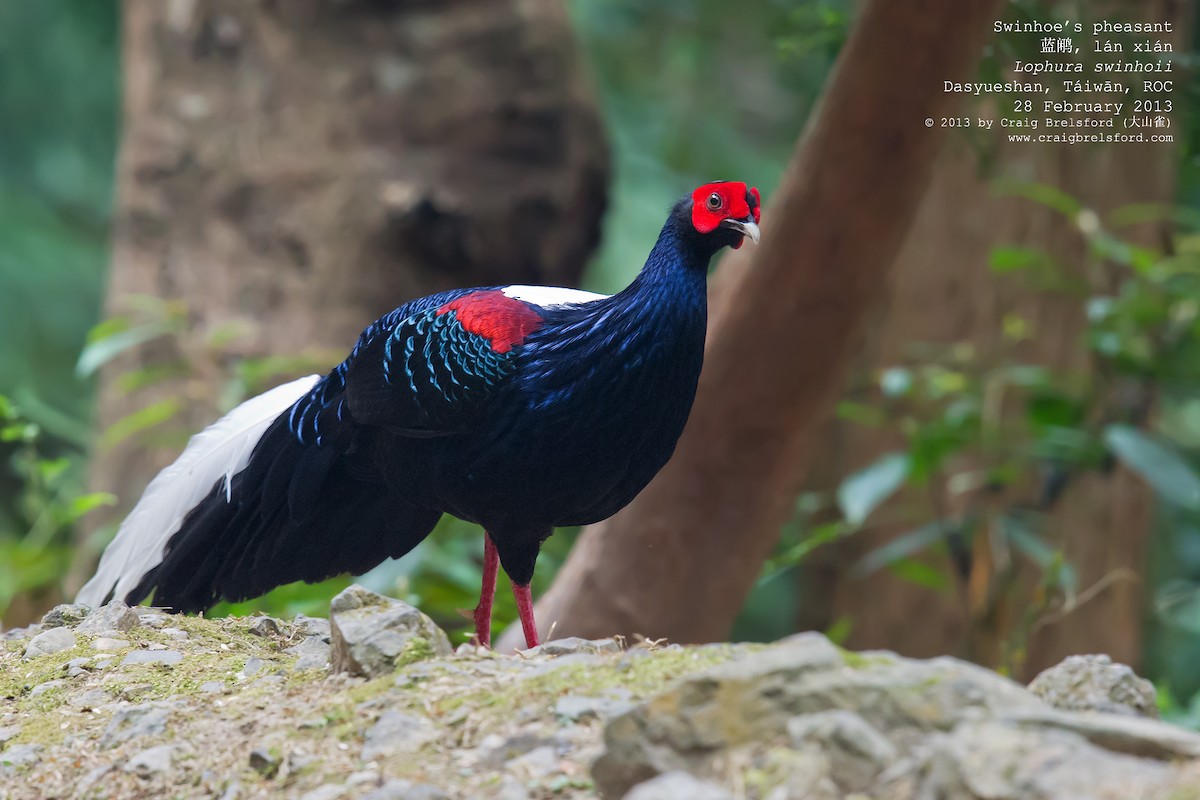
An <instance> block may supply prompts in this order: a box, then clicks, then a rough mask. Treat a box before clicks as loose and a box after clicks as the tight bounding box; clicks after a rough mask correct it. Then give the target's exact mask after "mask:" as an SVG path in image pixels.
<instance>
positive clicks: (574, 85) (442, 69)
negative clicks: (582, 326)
mask: <svg viewBox="0 0 1200 800" xmlns="http://www.w3.org/2000/svg"><path fill="white" fill-rule="evenodd" d="M123 46H124V51H123V54H124V63H125V68H124V69H125V136H124V141H123V145H122V149H121V154H120V161H119V167H118V178H117V181H118V187H117V195H118V198H117V210H116V231H115V252H114V259H113V272H112V280H111V286H110V290H109V295H108V308H109V311H110V312H111V313H114V314H116V313H121V312H124V311H126V310H127V309H128V308H130V306H131V301H130V298H131V297H134V296H136V295H152V296H154V297H158V298H164V299H167V300H178V301H182V302H183V303H185V304H186V326H185V329H184V332H183V333H181V334H179V335H178V336H176V337H173V338H162V339H159V340H157V341H155V342H153V343H151V344H150V345H149V346H144V347H141V348H138V349H136V350H135V351H133V352H130V353H127V354H125V355H124V356H122V357H121V358H118V359H117V360H115V361H114V362H113V363H112V364H111V365H110V366H109V367H108V368H107V369H106V370H105V371H104V373H103V376H102V380H101V387H100V402H99V415H98V416H99V420H98V421H99V428H100V430H101V431H102V432H103V431H110V430H111V429H112V426H113V425H114V423H116V422H118V421H119V420H121V419H123V418H125V417H126V415H128V414H129V413H131V412H132V411H134V410H136V409H142V408H145V407H147V406H150V405H152V404H154V403H159V402H161V401H164V400H167V401H168V402H172V401H171V399H172V398H175V399H176V400H178V402H177V403H175V405H177V406H178V408H180V409H181V410H180V412H179V416H178V417H176V419H175V420H174V422H173V427H174V428H175V429H176V430H177V431H179V432H180V433H182V432H192V431H194V430H196V429H198V428H199V427H201V426H203V425H205V424H207V423H209V422H211V421H212V420H213V418H214V417H215V416H216V415H217V413H218V411H219V410H220V409H219V408H218V407H217V406H218V405H220V404H221V401H220V400H219V395H220V394H221V390H222V387H221V386H220V383H221V382H222V380H224V379H227V378H228V363H227V362H228V361H229V357H230V356H237V357H244V358H261V357H263V356H266V355H268V354H285V355H288V356H303V357H302V358H300V359H291V360H290V361H288V362H287V363H286V364H284V365H283V367H282V369H280V370H279V372H280V373H281V374H280V375H277V376H274V378H273V380H275V381H278V380H279V379H280V378H281V377H283V374H282V373H287V372H296V371H299V369H301V368H303V369H305V370H312V369H314V368H320V369H327V368H328V367H330V366H332V364H333V363H335V362H336V360H340V358H341V357H342V356H343V355H344V353H345V352H347V351H348V349H349V347H350V346H351V345H352V344H353V342H354V340H355V338H356V336H357V335H358V333H359V331H360V330H361V329H362V328H363V327H365V326H366V324H367V323H369V322H370V321H372V320H373V319H375V318H376V317H377V316H379V315H380V314H382V313H384V312H386V311H388V310H390V309H391V308H393V307H395V306H396V305H399V304H400V303H401V302H403V301H404V300H407V299H410V298H412V297H415V296H419V295H421V294H425V293H427V292H430V291H434V290H439V289H444V288H449V287H452V286H469V285H472V284H474V285H486V284H492V283H499V282H505V283H509V282H518V283H519V282H533V283H550V284H565V285H570V284H573V283H575V281H576V280H577V279H578V277H579V275H580V273H581V271H582V269H583V266H584V264H585V260H586V258H587V256H588V254H589V253H590V251H591V250H592V248H593V246H594V245H595V243H596V241H597V239H598V234H599V221H600V216H601V213H602V211H603V208H604V204H605V194H606V184H607V177H608V154H607V147H606V142H605V138H604V135H603V132H602V123H601V118H600V116H599V113H598V110H597V106H596V103H595V100H594V98H593V96H592V94H591V92H590V90H589V87H588V86H587V85H586V82H585V81H584V80H583V79H582V74H581V69H580V65H579V58H578V55H577V52H576V48H575V45H574V42H573V40H572V37H571V32H570V28H569V25H568V21H567V19H566V15H565V13H564V10H563V8H562V5H561V2H560V0H457V1H456V2H446V3H415V2H400V0H394V1H393V2H387V1H385V0H372V1H368V0H342V2H336V1H335V0H286V2H285V1H284V0H261V2H254V3H250V2H244V0H170V2H163V0H126V2H125V5H124V44H123ZM230 323H237V324H241V325H242V326H243V327H244V328H245V329H246V331H247V333H246V335H244V336H241V337H240V338H237V339H236V340H235V341H234V342H233V344H232V345H231V346H226V345H220V346H217V345H214V344H213V338H214V336H216V337H217V338H220V337H221V336H222V333H221V332H224V331H228V330H230ZM180 360H182V361H184V362H186V364H185V366H186V370H185V373H186V374H185V376H184V377H177V378H172V379H170V380H166V381H160V382H157V383H155V384H153V385H152V386H149V387H144V388H141V389H137V390H134V391H126V388H127V387H125V386H123V385H122V382H121V378H122V376H128V375H130V374H132V373H134V372H135V371H137V370H141V369H142V368H144V367H147V366H149V365H163V364H166V363H171V362H175V361H180ZM301 362H308V363H301ZM268 366H269V365H268ZM247 388H249V389H259V388H263V387H260V386H250V387H247ZM225 399H226V400H228V399H229V398H225ZM235 399H236V398H235ZM225 404H227V403H225ZM176 423H177V424H176ZM162 428H163V426H159V427H158V428H155V429H153V430H152V431H150V433H161V431H162ZM180 444H181V442H180V437H179V436H175V437H174V438H170V439H168V440H167V441H163V439H162V437H161V436H160V437H159V438H158V439H150V438H148V437H133V438H130V439H126V440H125V441H123V442H121V443H120V444H117V445H115V446H110V447H105V446H104V439H103V438H102V439H101V446H100V447H99V448H98V449H97V452H96V453H95V456H94V461H93V467H92V483H93V485H94V487H95V488H97V489H105V490H109V491H113V492H115V493H116V494H117V495H118V496H119V497H120V499H121V504H122V507H123V508H127V507H128V506H129V505H130V504H131V503H132V502H133V501H134V500H136V498H137V497H138V495H139V494H140V492H141V490H142V488H143V487H144V486H145V484H146V481H147V480H148V479H149V478H150V477H151V476H152V475H153V474H154V473H155V472H156V471H157V470H158V469H160V468H161V467H162V466H163V465H164V464H165V463H167V462H169V461H170V460H171V459H172V458H173V457H174V456H175V454H176V453H177V452H178V448H179V446H180ZM89 566H90V564H86V565H84V566H83V568H82V569H81V570H80V572H81V573H82V572H84V571H86V569H87V568H88V567H89Z"/></svg>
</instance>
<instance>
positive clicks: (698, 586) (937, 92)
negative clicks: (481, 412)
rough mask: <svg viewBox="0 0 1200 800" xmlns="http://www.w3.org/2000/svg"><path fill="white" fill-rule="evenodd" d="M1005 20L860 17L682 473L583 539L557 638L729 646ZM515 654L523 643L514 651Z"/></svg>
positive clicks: (736, 295) (686, 444)
mask: <svg viewBox="0 0 1200 800" xmlns="http://www.w3.org/2000/svg"><path fill="white" fill-rule="evenodd" d="M999 6H1000V3H998V2H994V1H993V2H974V3H964V2H960V0H920V1H919V2H917V1H914V2H909V3H896V2H891V1H890V0H872V2H868V3H866V4H865V5H864V6H863V8H862V12H861V15H860V17H859V19H858V22H857V23H856V25H855V27H854V30H853V32H852V33H851V36H850V39H849V41H848V42H847V43H846V45H845V47H844V49H843V51H842V53H841V56H840V57H839V60H838V63H837V66H836V67H835V69H834V72H833V75H832V77H831V79H830V82H829V86H828V88H827V90H826V93H825V96H824V99H823V100H822V106H821V108H820V109H819V110H818V111H817V113H816V116H815V119H814V121H813V122H812V123H811V124H810V126H809V129H808V131H807V132H806V135H805V136H804V138H803V140H802V142H801V145H800V147H799V150H798V152H797V154H796V156H795V158H794V160H793V162H792V163H791V164H790V165H789V168H788V171H787V174H786V175H785V177H784V181H783V183H782V185H781V187H780V189H779V191H778V192H777V193H776V195H775V196H774V197H773V198H771V199H770V201H769V202H768V204H767V208H766V210H765V211H764V213H763V222H764V236H763V242H762V245H761V246H760V247H759V248H758V249H757V251H754V248H744V249H743V250H741V251H739V253H738V255H737V256H734V257H731V258H729V259H727V263H723V264H722V266H721V270H720V272H721V273H724V277H723V279H722V298H721V299H722V302H721V304H720V307H719V308H716V309H714V312H715V313H714V314H713V315H712V321H711V323H710V336H709V343H708V347H707V351H706V356H705V365H704V372H703V374H702V376H701V380H700V388H699V392H698V394H697V398H696V404H695V407H694V409H693V410H692V414H691V418H690V419H689V421H688V425H687V429H686V431H685V432H684V435H683V437H682V439H681V440H680V442H679V446H678V448H677V449H676V452H675V455H674V458H673V459H672V460H671V462H670V463H669V464H668V465H667V467H666V468H665V469H664V470H663V471H662V472H661V473H660V474H659V475H658V476H657V478H655V480H654V481H653V482H652V483H651V484H650V486H648V487H647V488H646V490H645V491H643V492H642V494H641V495H640V496H639V497H638V498H637V499H636V500H635V501H634V502H633V503H632V504H631V505H629V506H628V507H627V508H625V509H624V510H623V511H621V512H620V513H618V514H617V515H616V516H614V517H613V518H612V519H610V520H608V521H607V522H604V523H601V524H599V525H596V526H592V527H590V528H589V529H587V530H585V531H584V533H583V535H582V536H581V537H580V539H579V542H578V543H577V544H576V546H575V548H574V550H573V551H572V553H571V555H570V558H569V559H568V561H567V563H566V565H565V566H564V567H563V569H562V570H561V572H560V573H559V575H558V577H557V579H556V580H555V582H554V586H553V587H552V588H551V590H550V592H549V593H548V594H547V596H546V597H545V598H543V599H542V601H541V602H540V603H539V608H538V620H539V622H540V624H541V625H542V626H543V628H542V630H543V633H544V632H545V630H546V629H547V628H549V626H550V625H555V635H556V636H559V635H562V636H570V635H577V636H600V635H611V634H613V633H623V634H627V635H630V634H638V633H640V634H643V635H646V636H651V637H659V636H666V637H669V638H671V639H672V640H674V641H680V642H702V641H712V640H715V639H720V638H723V637H725V636H726V635H727V634H728V632H729V627H730V625H731V624H732V621H733V618H734V616H735V615H736V614H737V612H738V610H739V609H740V608H741V604H742V601H743V600H744V598H745V596H746V594H747V592H748V591H749V589H750V587H751V586H752V585H753V584H754V581H755V579H756V578H757V576H758V574H759V571H760V570H761V568H762V563H763V560H764V559H765V557H766V556H767V555H768V554H769V553H770V551H771V548H772V547H773V546H774V544H775V542H776V540H777V538H778V535H779V530H780V527H781V526H782V524H783V523H784V522H785V520H786V519H787V518H788V516H789V515H790V513H791V507H792V504H793V502H794V499H795V497H796V494H797V492H798V491H799V489H800V487H801V485H802V482H803V479H804V475H805V473H806V471H807V466H808V463H809V461H810V460H811V458H812V456H813V454H814V452H813V451H814V447H815V444H816V442H817V437H818V433H819V430H820V423H821V421H822V420H823V419H824V418H825V415H826V414H827V413H828V411H829V409H830V406H831V405H832V403H833V401H834V399H835V398H836V397H837V395H838V394H839V392H840V390H841V388H842V381H843V378H844V376H845V374H846V369H847V366H848V364H849V362H850V361H851V359H852V357H853V355H854V353H855V350H856V345H857V343H858V338H859V334H860V332H861V329H862V326H863V323H864V321H865V319H866V316H867V313H868V311H869V310H870V309H872V308H874V306H875V303H876V301H877V299H878V297H879V295H880V289H881V286H882V284H883V282H884V279H885V278H886V276H887V274H888V271H889V269H890V267H891V264H892V262H893V261H894V259H895V257H896V254H897V252H898V251H899V248H900V246H901V243H902V241H903V238H904V235H905V233H906V231H907V229H908V227H909V223H910V221H911V220H912V217H913V215H914V213H915V210H916V208H917V205H918V201H919V199H920V198H921V196H922V194H923V192H924V190H925V186H926V184H927V182H928V180H929V176H930V174H931V172H932V169H933V164H934V160H935V157H936V156H937V153H938V151H939V149H940V146H941V143H942V140H943V138H944V136H943V130H942V129H941V128H940V127H934V128H927V127H926V126H925V124H924V122H923V120H924V119H925V118H926V117H933V118H937V117H940V116H943V115H946V114H948V113H950V112H951V111H952V110H953V108H954V105H955V101H954V98H953V96H952V95H950V94H947V93H945V92H943V91H942V81H943V80H964V79H966V78H967V76H969V75H970V74H971V71H972V70H973V69H974V66H975V64H976V62H977V60H978V58H979V55H980V52H981V48H982V45H983V42H984V39H985V36H986V34H987V31H988V29H989V27H990V26H989V24H988V23H989V22H990V21H991V20H992V19H994V18H995V17H996V14H997V13H998V8H999ZM751 253H753V254H752V255H750V254H751ZM730 272H732V273H733V275H736V278H733V277H732V276H731V275H730V274H729V273H730ZM514 643H515V638H514V637H513V636H512V635H511V633H509V634H506V636H505V638H504V639H503V640H502V642H501V644H500V647H502V648H506V647H510V646H512V644H514Z"/></svg>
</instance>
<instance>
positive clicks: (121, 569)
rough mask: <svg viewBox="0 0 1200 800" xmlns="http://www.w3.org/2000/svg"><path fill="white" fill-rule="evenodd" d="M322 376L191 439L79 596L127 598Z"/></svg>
mask: <svg viewBox="0 0 1200 800" xmlns="http://www.w3.org/2000/svg"><path fill="white" fill-rule="evenodd" d="M318 380H320V376H319V375H309V376H308V377H306V378H300V379H298V380H294V381H292V382H291V383H285V384H283V385H282V386H276V387H275V388H274V389H272V390H271V391H269V392H265V393H263V394H260V395H259V396H258V397H253V398H251V399H249V400H247V401H246V402H244V403H242V404H241V405H240V406H238V407H237V408H235V409H233V410H232V411H230V412H229V413H228V414H226V415H225V416H223V417H221V418H220V419H219V420H217V421H216V422H214V423H213V424H212V425H209V426H208V427H207V428H205V429H204V430H202V431H201V432H200V433H198V434H196V435H195V436H193V437H192V438H191V440H189V441H188V444H187V447H185V448H184V449H183V453H181V454H180V456H179V458H177V459H176V460H175V463H173V464H172V465H171V466H169V467H167V468H166V469H164V470H163V471H162V472H160V473H158V475H156V476H155V477H154V480H152V481H150V484H149V485H148V486H146V491H145V492H143V493H142V498H141V499H140V500H138V502H137V505H135V506H134V507H133V510H132V511H130V512H129V516H127V517H126V518H125V521H124V522H122V523H121V527H120V528H118V529H117V535H116V537H115V538H114V539H113V540H112V542H110V543H109V545H108V547H107V549H105V551H104V555H103V556H102V557H101V558H100V566H98V567H97V568H96V574H95V575H93V576H92V579H91V580H89V581H88V582H87V583H86V584H84V587H83V588H82V589H80V590H79V594H78V595H76V597H75V602H77V603H84V604H85V605H89V606H92V607H93V608H97V607H99V606H100V605H101V604H102V603H103V601H104V598H105V597H106V596H107V595H108V593H109V592H110V591H112V594H113V597H114V598H115V599H117V600H124V599H125V596H126V595H128V594H129V592H130V591H132V590H133V588H134V587H135V586H137V585H138V583H139V582H140V581H141V580H142V578H143V577H144V576H145V574H146V573H147V572H149V571H150V570H152V569H154V567H156V566H158V564H159V562H161V561H162V557H163V549H164V548H165V547H166V545H167V542H168V541H169V540H170V538H171V537H172V536H174V535H175V534H176V533H177V532H178V531H179V528H180V526H181V525H183V519H184V517H186V516H187V514H188V512H189V511H191V510H192V509H193V508H194V507H195V506H196V504H197V503H199V502H200V501H201V500H203V499H204V498H205V497H207V496H208V493H209V492H210V491H212V488H213V484H215V483H216V482H217V481H219V480H224V481H225V482H226V487H227V488H228V486H229V481H231V480H232V479H233V476H234V475H235V474H237V473H238V472H241V471H242V470H243V469H245V468H246V464H248V463H250V454H251V452H253V450H254V445H255V444H257V443H258V440H259V439H261V438H262V435H263V434H264V433H266V430H267V427H268V426H269V425H270V424H271V422H273V421H274V420H275V418H276V417H278V416H279V415H280V414H282V413H283V412H285V411H287V410H288V409H289V408H290V407H291V405H292V404H293V403H295V402H296V401H297V400H298V399H300V398H301V397H303V396H304V395H305V394H307V393H308V392H309V390H311V389H312V387H313V385H314V384H315V383H316V382H317V381H318Z"/></svg>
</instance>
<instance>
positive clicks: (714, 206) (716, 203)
mask: <svg viewBox="0 0 1200 800" xmlns="http://www.w3.org/2000/svg"><path fill="white" fill-rule="evenodd" d="M720 208H721V195H719V194H717V193H716V192H713V193H712V194H710V195H709V196H708V210H709V211H717V210H718V209H720Z"/></svg>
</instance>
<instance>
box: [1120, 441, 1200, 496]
mask: <svg viewBox="0 0 1200 800" xmlns="http://www.w3.org/2000/svg"><path fill="white" fill-rule="evenodd" d="M1104 443H1105V444H1106V445H1107V446H1108V449H1109V450H1111V451H1112V453H1113V455H1115V456H1116V457H1117V458H1118V459H1120V460H1121V463H1123V464H1124V465H1125V466H1127V467H1129V469H1131V470H1133V471H1134V472H1136V473H1137V474H1139V475H1141V476H1142V478H1143V479H1144V480H1145V481H1146V483H1148V484H1150V486H1151V488H1153V489H1154V490H1155V491H1156V492H1158V495H1159V496H1160V497H1161V498H1163V499H1164V500H1166V501H1168V502H1171V503H1175V504H1176V505H1179V506H1182V507H1184V508H1190V509H1192V510H1200V476H1197V475H1196V473H1195V471H1193V470H1192V468H1191V467H1190V466H1188V464H1187V462H1186V461H1184V460H1183V458H1182V457H1181V456H1180V455H1179V454H1178V453H1177V452H1175V451H1174V450H1173V449H1171V448H1170V447H1167V446H1166V445H1164V444H1162V443H1161V442H1159V441H1157V440H1155V439H1153V438H1151V437H1150V436H1148V435H1146V434H1145V433H1143V432H1142V431H1140V430H1138V429H1137V428H1134V427H1131V426H1129V425H1109V426H1108V427H1107V428H1105V429H1104Z"/></svg>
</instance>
